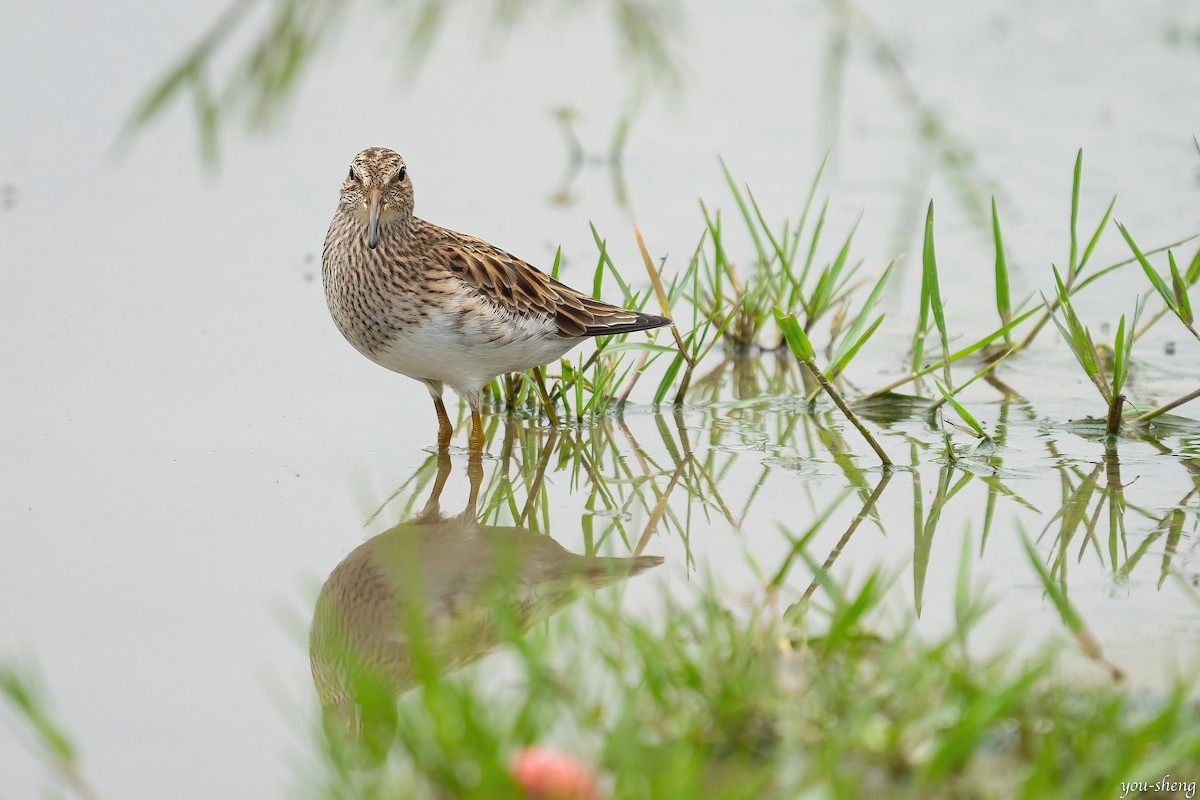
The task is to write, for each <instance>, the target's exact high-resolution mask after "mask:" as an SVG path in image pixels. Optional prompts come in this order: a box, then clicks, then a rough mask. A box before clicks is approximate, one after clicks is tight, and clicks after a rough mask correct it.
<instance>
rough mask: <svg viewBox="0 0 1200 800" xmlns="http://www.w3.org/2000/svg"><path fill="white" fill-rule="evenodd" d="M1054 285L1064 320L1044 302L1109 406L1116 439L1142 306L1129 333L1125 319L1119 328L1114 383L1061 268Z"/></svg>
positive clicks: (1110, 429)
mask: <svg viewBox="0 0 1200 800" xmlns="http://www.w3.org/2000/svg"><path fill="white" fill-rule="evenodd" d="M1054 281H1055V284H1056V285H1057V287H1058V293H1057V295H1056V301H1055V303H1056V304H1057V306H1058V308H1059V310H1060V311H1061V313H1062V316H1063V320H1062V321H1059V319H1058V316H1057V315H1055V314H1054V312H1053V311H1052V310H1051V309H1053V304H1051V302H1050V301H1049V300H1045V298H1043V301H1044V303H1045V306H1046V308H1047V310H1048V312H1049V313H1050V314H1051V318H1052V319H1053V320H1054V324H1055V326H1056V327H1057V328H1058V330H1059V332H1060V333H1062V337H1063V340H1064V341H1065V342H1066V343H1067V346H1068V347H1069V348H1070V349H1071V353H1072V354H1073V355H1074V356H1075V360H1076V361H1077V362H1078V363H1079V366H1080V367H1081V368H1082V369H1083V371H1084V374H1086V375H1087V377H1088V379H1089V380H1090V381H1091V382H1092V383H1093V384H1094V385H1095V387H1096V389H1097V391H1099V392H1100V396H1101V397H1102V398H1104V402H1105V403H1106V404H1107V405H1108V413H1107V416H1106V422H1105V431H1106V432H1107V433H1108V435H1109V436H1115V435H1116V434H1117V433H1118V432H1119V431H1120V428H1121V411H1122V409H1123V408H1124V405H1125V395H1124V394H1122V390H1123V389H1124V388H1125V379H1126V377H1128V375H1129V362H1130V358H1131V355H1132V352H1133V330H1134V328H1136V327H1137V322H1138V316H1139V315H1140V314H1141V310H1142V307H1141V303H1138V305H1137V307H1136V308H1135V309H1134V312H1133V323H1132V324H1131V325H1130V326H1129V328H1128V330H1126V327H1125V316H1124V315H1122V316H1121V321H1120V322H1119V323H1118V324H1117V333H1116V338H1115V340H1114V343H1113V348H1112V364H1113V366H1112V378H1111V381H1110V379H1109V377H1108V375H1107V374H1106V370H1105V369H1104V363H1103V361H1102V359H1101V357H1100V353H1099V352H1098V351H1097V350H1096V344H1095V342H1093V341H1092V332H1091V331H1090V330H1088V329H1087V328H1086V327H1085V326H1084V325H1083V323H1082V322H1080V321H1079V315H1078V314H1077V313H1076V311H1075V304H1074V303H1073V302H1072V301H1071V298H1070V296H1069V295H1068V294H1067V287H1066V284H1065V283H1064V282H1063V279H1062V277H1061V276H1060V275H1059V274H1058V268H1057V267H1056V268H1055V269H1054Z"/></svg>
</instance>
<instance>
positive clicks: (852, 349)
mask: <svg viewBox="0 0 1200 800" xmlns="http://www.w3.org/2000/svg"><path fill="white" fill-rule="evenodd" d="M883 317H884V315H883V314H880V315H879V316H878V317H876V318H875V321H874V322H872V323H871V326H870V327H869V328H867V329H866V331H864V332H863V334H862V335H861V336H859V337H858V338H857V339H853V340H851V337H850V336H847V337H845V338H844V339H843V340H842V341H843V343H845V342H850V341H852V342H853V343H852V344H851V345H850V346H849V347H847V348H846V350H845V352H843V353H842V354H841V355H840V356H838V357H837V358H836V359H834V361H833V365H832V366H831V367H830V368H829V370H828V376H827V377H829V378H830V379H831V380H832V379H833V378H834V377H835V376H837V375H840V374H841V372H842V370H844V369H845V368H846V366H847V365H848V364H849V363H850V362H851V360H853V358H854V357H855V356H856V355H858V351H859V350H861V349H862V346H863V345H864V344H866V343H867V340H868V339H870V338H871V336H872V335H874V333H875V331H876V329H878V328H879V326H880V325H881V324H882V323H883Z"/></svg>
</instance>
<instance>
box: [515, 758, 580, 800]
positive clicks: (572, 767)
mask: <svg viewBox="0 0 1200 800" xmlns="http://www.w3.org/2000/svg"><path fill="white" fill-rule="evenodd" d="M511 768H512V774H513V779H514V780H515V781H516V782H517V786H520V787H521V790H522V791H524V792H525V796H526V797H527V798H529V800H600V788H599V785H598V784H597V782H596V774H595V773H594V772H592V770H591V768H590V767H589V766H588V765H587V764H584V763H583V762H582V761H580V760H579V759H577V758H575V757H574V756H569V755H567V754H566V753H560V752H558V751H557V750H548V749H546V748H544V747H526V748H525V749H524V750H521V751H519V752H518V753H517V754H516V755H514V756H513V758H512V762H511Z"/></svg>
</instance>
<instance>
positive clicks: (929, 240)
mask: <svg viewBox="0 0 1200 800" xmlns="http://www.w3.org/2000/svg"><path fill="white" fill-rule="evenodd" d="M921 267H922V280H921V283H922V294H925V293H926V291H925V285H926V284H928V298H929V308H930V310H931V311H932V312H933V324H934V325H935V326H937V331H938V337H939V338H940V339H941V343H942V357H943V359H944V358H945V356H946V354H947V353H949V352H950V337H949V335H948V334H947V332H946V314H945V310H944V309H943V307H942V290H941V287H940V286H939V285H938V271H937V255H936V254H935V252H934V246H933V201H932V200H930V201H929V211H928V212H927V213H926V215H925V246H924V248H923V250H922V253H921ZM943 374H944V377H945V381H946V385H947V386H950V385H951V383H950V363H949V362H948V361H947V362H945V364H944V367H943Z"/></svg>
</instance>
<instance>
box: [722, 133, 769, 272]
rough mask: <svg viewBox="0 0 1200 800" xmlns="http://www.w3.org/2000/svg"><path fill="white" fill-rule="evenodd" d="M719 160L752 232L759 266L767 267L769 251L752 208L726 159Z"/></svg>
mask: <svg viewBox="0 0 1200 800" xmlns="http://www.w3.org/2000/svg"><path fill="white" fill-rule="evenodd" d="M717 160H718V161H719V162H721V172H723V173H725V182H726V183H728V184H729V191H730V192H732V193H733V199H734V201H735V202H736V203H737V206H738V210H739V211H741V212H742V219H743V220H745V222H746V230H747V231H749V232H750V238H751V239H753V240H754V250H755V252H756V253H758V264H759V266H760V267H761V266H765V265H766V263H767V251H766V249H765V248H763V243H762V239H761V238H759V235H758V226H757V225H755V224H754V218H753V217H751V216H750V208H749V207H748V206H747V205H746V200H745V198H743V197H742V192H741V190H739V189H738V186H737V182H736V181H734V179H733V175H732V174H731V173H730V172H729V167H727V166H726V165H725V159H723V158H721V157H720V156H717Z"/></svg>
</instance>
